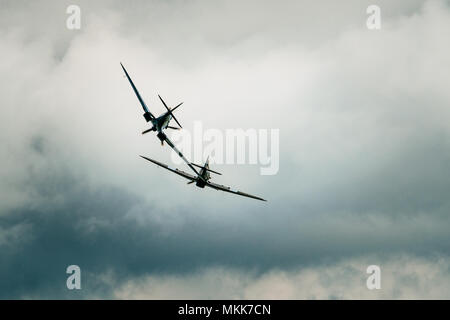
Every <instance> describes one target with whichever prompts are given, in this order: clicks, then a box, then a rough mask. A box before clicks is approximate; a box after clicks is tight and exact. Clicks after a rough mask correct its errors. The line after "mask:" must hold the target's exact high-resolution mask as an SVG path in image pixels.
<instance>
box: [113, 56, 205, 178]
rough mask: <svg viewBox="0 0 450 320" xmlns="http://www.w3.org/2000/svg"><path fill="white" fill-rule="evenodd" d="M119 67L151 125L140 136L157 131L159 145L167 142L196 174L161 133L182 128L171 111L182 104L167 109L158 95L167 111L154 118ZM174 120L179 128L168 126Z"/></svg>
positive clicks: (131, 82)
mask: <svg viewBox="0 0 450 320" xmlns="http://www.w3.org/2000/svg"><path fill="white" fill-rule="evenodd" d="M120 65H121V66H122V69H123V71H124V72H125V75H126V77H127V79H128V81H129V82H130V84H131V87H132V88H133V91H134V93H135V94H136V97H137V98H138V100H139V102H140V103H141V106H142V108H143V109H144V114H143V116H144V118H145V120H146V121H147V122H151V123H152V127H151V128H150V129H147V130H144V131H143V132H142V134H146V133H147V132H150V131H158V133H157V135H156V136H157V137H158V139H159V140H160V141H161V145H163V144H164V141H165V142H167V144H168V145H169V146H170V147H171V148H172V149H173V150H175V152H176V153H177V154H178V155H179V156H180V157H181V158H182V159H183V160H184V161H185V162H186V163H187V165H188V166H189V167H190V168H191V169H192V170H193V171H194V172H195V173H196V174H198V172H197V170H196V169H195V168H194V167H193V165H192V164H191V163H190V162H189V161H188V160H187V159H186V158H185V157H184V155H183V154H182V153H181V152H180V150H178V149H177V148H176V147H175V145H174V144H173V143H172V141H170V140H169V138H167V136H166V134H165V133H164V132H163V130H165V129H167V128H169V129H175V130H179V129H180V128H182V126H181V124H180V123H179V122H178V120H177V118H175V116H174V114H173V111H175V110H176V109H177V108H178V107H179V106H181V105H182V104H183V102H181V103H179V104H178V105H177V106H175V107H174V108H172V109H171V108H169V107H168V106H167V104H166V103H165V102H164V100H163V99H162V98H161V96H160V95H158V97H159V99H160V100H161V102H162V103H163V105H164V107H165V108H166V109H167V112H165V113H163V114H162V115H160V116H159V117H155V116H154V115H153V114H152V113H151V112H150V111H149V110H148V108H147V105H146V104H145V102H144V99H142V97H141V95H140V93H139V91H138V90H137V88H136V86H135V85H134V83H133V80H131V78H130V76H129V75H128V72H127V70H126V69H125V67H124V66H123V64H122V63H120ZM172 119H173V120H175V122H176V123H177V124H178V125H179V127H172V126H169V122H170V120H172Z"/></svg>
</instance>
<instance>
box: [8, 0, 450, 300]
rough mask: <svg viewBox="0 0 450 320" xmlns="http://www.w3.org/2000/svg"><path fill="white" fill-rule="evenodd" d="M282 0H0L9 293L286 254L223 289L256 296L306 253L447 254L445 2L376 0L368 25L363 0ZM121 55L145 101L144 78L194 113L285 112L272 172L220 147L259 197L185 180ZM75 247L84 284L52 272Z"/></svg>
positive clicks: (172, 273) (34, 293) (326, 260)
mask: <svg viewBox="0 0 450 320" xmlns="http://www.w3.org/2000/svg"><path fill="white" fill-rule="evenodd" d="M67 3H68V2H67ZM277 3H278V2H277ZM277 3H275V2H267V3H264V4H262V3H260V2H251V1H250V2H246V3H241V2H239V3H237V2H236V3H234V2H228V1H227V2H220V3H218V4H215V5H212V4H210V3H209V2H208V3H204V2H201V1H193V2H188V3H186V2H177V1H175V2H173V3H170V4H168V3H166V2H158V1H153V2H150V1H144V2H133V4H126V5H124V4H123V3H122V2H102V1H98V2H97V1H96V2H95V3H91V2H83V1H82V2H80V6H81V7H82V14H83V25H82V29H81V30H80V31H79V32H72V31H68V30H66V29H65V17H66V15H65V7H66V3H65V2H58V4H54V3H53V2H36V3H33V5H32V6H31V7H28V3H26V2H16V1H14V2H12V1H2V9H3V10H1V13H0V17H1V19H0V35H1V36H2V42H1V43H0V50H1V51H2V55H3V58H2V60H1V61H0V72H1V74H2V75H3V77H2V78H3V79H6V80H4V81H3V82H2V84H1V85H0V94H1V96H2V109H1V119H0V124H1V127H2V131H3V133H4V134H2V135H0V142H1V144H2V146H3V148H2V149H0V157H1V159H2V166H1V167H0V178H1V180H0V200H1V203H0V247H1V250H2V259H1V261H0V270H1V272H0V275H1V276H0V288H2V290H1V291H0V296H1V297H2V298H9V297H65V298H73V297H99V296H102V297H115V296H118V297H128V296H130V297H134V295H133V294H130V295H129V294H128V293H127V291H126V290H125V289H124V288H125V287H126V284H127V283H128V284H129V285H130V286H131V287H130V288H131V289H132V290H134V289H133V288H134V287H135V281H139V280H136V279H146V278H147V277H150V279H157V280H156V281H157V282H158V283H160V284H161V285H162V286H165V285H167V282H165V279H166V280H167V279H169V283H172V281H175V280H173V279H177V277H181V278H182V279H185V278H186V277H187V278H189V277H191V276H192V275H193V274H196V273H197V276H196V277H198V279H200V280H199V281H202V280H201V279H203V278H202V277H203V271H202V270H208V269H214V268H219V269H220V268H223V269H224V270H225V272H224V273H222V275H223V276H224V277H225V278H227V277H231V278H232V279H231V280H230V281H232V283H236V282H238V280H239V279H243V281H245V279H255V277H256V278H258V277H263V278H261V279H266V278H264V277H265V276H264V275H267V274H270V272H271V271H273V270H280V272H281V276H280V274H277V276H276V277H274V281H270V282H266V281H263V282H264V283H263V284H261V286H259V287H258V286H255V287H252V288H250V289H249V288H243V287H241V286H238V285H236V286H237V287H236V289H235V291H233V292H230V294H232V295H233V296H234V295H236V294H237V293H236V292H238V291H239V292H240V293H239V294H237V295H238V296H240V297H243V296H245V295H244V294H243V293H242V290H244V291H245V292H247V291H248V290H250V291H251V294H250V293H249V295H248V296H251V297H257V296H264V291H266V289H264V288H267V286H272V285H275V284H274V283H278V282H279V283H281V284H282V285H281V287H283V288H285V286H284V285H283V283H284V282H283V279H282V278H283V277H284V278H288V279H289V278H295V272H296V271H297V270H299V268H300V269H302V270H303V269H304V268H311V270H314V269H315V268H317V270H321V268H324V266H326V265H329V264H333V263H335V262H336V261H343V262H342V263H343V264H345V261H346V260H348V261H354V260H352V259H358V257H359V256H362V255H366V254H386V255H389V256H390V257H391V258H390V259H391V260H390V261H391V262H390V263H391V264H395V261H394V260H395V257H399V258H398V259H399V260H401V258H400V257H401V255H402V254H403V253H406V254H410V255H412V256H414V257H417V259H419V260H420V261H421V262H420V263H423V260H424V259H428V258H430V259H432V258H433V256H434V255H435V254H436V255H443V256H444V257H445V254H446V253H448V252H449V249H450V248H449V243H450V241H448V240H449V239H448V230H449V222H450V221H449V216H448V210H449V200H448V196H447V193H448V192H447V190H448V189H449V181H450V180H449V178H448V174H447V173H448V170H449V169H450V168H449V165H450V162H449V160H450V156H449V153H448V150H449V145H448V141H449V140H448V135H449V131H448V129H449V128H448V125H447V122H448V121H446V119H447V118H448V115H449V114H448V108H447V106H448V103H449V102H450V96H449V94H448V90H447V83H449V81H448V72H446V71H445V70H447V69H446V68H445V66H446V65H448V64H449V63H450V62H449V58H448V57H450V51H449V50H450V46H449V44H448V39H449V38H450V37H449V36H448V33H449V32H450V25H449V22H448V21H450V20H449V19H448V17H449V16H450V10H449V7H448V3H447V2H444V1H427V2H422V1H397V2H395V3H392V1H385V2H381V3H380V6H381V7H382V14H383V28H382V30H381V31H379V32H378V33H377V32H375V33H373V32H370V31H368V30H366V29H365V27H364V23H365V17H366V15H365V7H366V3H364V2H360V1H355V2H352V1H349V2H346V3H345V4H335V3H334V2H333V3H331V2H321V3H319V4H311V2H307V3H306V2H305V3H304V2H299V1H292V2H289V1H287V2H285V3H283V5H277ZM337 6H339V8H337ZM256 9H258V10H256ZM249 13H252V14H249ZM43 17H46V18H43ZM319 17H320V18H319ZM436 30H439V32H436ZM119 61H123V62H124V63H125V64H126V66H127V68H128V69H129V71H130V73H131V74H132V76H133V79H135V81H136V84H137V86H138V87H139V89H140V90H141V92H142V94H143V96H144V98H145V99H146V101H147V102H148V104H149V105H150V106H151V108H153V109H155V110H156V111H155V112H156V113H157V111H158V110H160V111H161V110H162V109H160V106H159V104H157V103H158V102H157V100H156V99H155V96H156V94H157V93H161V94H163V95H164V96H167V99H168V100H169V101H178V99H180V100H185V105H184V106H183V109H180V117H179V118H180V120H181V122H182V123H183V125H184V126H185V128H187V130H189V129H190V128H191V127H192V122H193V121H194V120H198V119H202V120H203V123H204V126H205V127H206V128H208V127H209V128H220V129H225V128H237V127H242V128H249V127H256V128H260V127H265V128H280V134H281V140H280V151H281V155H280V161H281V162H280V172H279V174H278V175H277V176H273V177H262V176H259V175H258V169H257V168H254V167H250V166H220V167H219V166H218V170H219V171H221V172H223V173H225V174H224V176H223V177H219V179H220V180H219V181H220V182H223V183H225V184H230V185H233V186H236V187H239V188H242V189H243V190H244V191H249V192H254V193H255V194H261V195H263V196H266V197H267V198H268V199H269V202H268V203H267V204H264V205H261V204H256V203H254V202H252V201H250V200H247V199H239V198H238V199H236V198H234V197H232V196H229V195H226V194H225V195H224V194H221V193H218V192H214V191H212V190H195V189H194V188H189V187H187V186H186V185H185V184H184V183H183V181H180V180H179V179H177V178H178V177H171V176H168V175H166V173H165V172H162V171H161V170H158V169H157V168H155V167H154V166H149V165H148V164H147V163H144V162H142V161H141V159H139V158H138V154H147V155H151V156H152V157H154V158H156V159H161V160H162V161H164V162H168V161H169V160H168V159H169V158H170V157H169V149H168V148H166V147H164V148H161V147H160V146H159V145H158V141H157V140H156V138H154V137H149V136H144V137H141V136H140V134H139V132H140V131H141V129H142V128H144V126H145V125H144V123H143V121H142V119H141V118H140V116H141V115H140V110H139V106H138V104H137V101H136V99H135V97H134V96H133V93H132V91H131V90H130V88H129V85H128V83H127V82H126V79H123V78H122V74H121V70H120V67H119V64H118V62H119ZM158 108H159V109H158ZM153 109H152V110H153ZM236 114H239V115H240V117H236V116H235V115H236ZM444 259H445V258H444ZM358 261H359V260H358ZM72 263H75V264H79V265H80V266H81V268H82V270H83V274H85V276H86V286H87V287H85V290H84V291H82V292H79V293H73V292H68V291H67V290H66V288H65V287H64V285H65V278H66V274H65V273H64V271H65V267H67V265H69V264H72ZM425 264H426V263H425ZM427 267H428V265H427ZM229 270H234V271H233V272H236V274H239V275H238V276H236V277H237V278H235V275H234V274H232V275H229V274H228V271H229ZM283 272H285V274H283ZM312 272H314V271H312ZM318 272H319V271H318ZM439 272H442V274H443V277H446V276H445V274H446V273H447V272H448V270H445V269H442V271H439ZM205 277H206V279H208V275H206V276H205ZM214 277H220V274H219V276H216V275H214ZM280 277H281V278H280ZM187 278H186V279H187ZM160 279H163V280H160ZM194 279H196V278H195V277H194ZM233 279H234V280H233ZM236 279H238V280H236ZM183 281H184V280H182V281H181V284H180V285H181V286H183V284H184V285H188V284H189V283H191V282H190V281H194V280H189V281H187V282H183ZM433 283H435V282H433ZM397 285H398V286H399V287H402V288H409V287H410V284H408V283H407V281H404V282H401V283H398V284H397ZM124 286H125V287H124ZM117 288H121V289H117ZM439 288H441V289H442V290H443V288H444V287H443V286H441V287H439ZM114 289H117V290H116V291H115V290H114ZM131 289H130V290H131ZM328 289H329V288H328ZM328 289H327V288H323V291H320V292H317V294H316V295H315V297H319V298H323V297H330V294H329V292H332V291H333V290H328ZM139 290H140V289H139ZM205 290H207V288H205ZM280 290H281V289H280ZM283 290H284V289H283ZM286 290H287V292H290V290H292V288H286ZM318 290H319V289H318ZM250 291H248V292H250ZM402 292H403V293H402V294H400V295H395V294H390V295H388V296H387V297H408V295H409V293H410V291H402ZM439 292H441V293H442V294H443V295H445V294H446V293H445V291H439ZM139 294H141V293H139ZM168 294H170V292H169V293H168ZM205 294H206V295H207V294H208V293H205ZM142 295H147V292H145V290H143V293H142ZM150 296H152V295H150ZM293 296H300V297H305V295H304V294H303V293H298V292H296V293H295V295H293ZM411 296H413V295H412V294H411ZM433 296H438V293H436V294H435V295H433ZM152 297H153V296H152ZM343 297H349V296H346V295H344V296H343Z"/></svg>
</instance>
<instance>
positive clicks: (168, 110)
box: [158, 94, 183, 128]
mask: <svg viewBox="0 0 450 320" xmlns="http://www.w3.org/2000/svg"><path fill="white" fill-rule="evenodd" d="M158 97H159V99H160V100H161V102H162V103H163V105H164V107H166V109H167V112H168V113H169V114H170V115H171V116H172V118H173V119H174V120H175V122H176V123H177V124H178V125H179V126H180V128H183V127H182V126H181V124H180V123H179V122H178V120H177V118H175V116H174V115H173V113H172V111H173V110H175V109H176V108H178V107H179V106H181V105H182V104H183V102H182V103H180V104H179V105H177V106H176V107H175V108H173V110H170V109H169V107H168V106H167V104H166V103H165V102H164V100H163V99H162V98H161V96H160V95H159V94H158Z"/></svg>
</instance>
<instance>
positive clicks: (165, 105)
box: [158, 94, 170, 112]
mask: <svg viewBox="0 0 450 320" xmlns="http://www.w3.org/2000/svg"><path fill="white" fill-rule="evenodd" d="M158 97H159V100H161V102H162V103H163V105H164V107H166V109H167V111H169V112H170V109H169V107H168V106H167V104H166V103H165V102H164V100H163V99H162V98H161V96H160V95H159V94H158Z"/></svg>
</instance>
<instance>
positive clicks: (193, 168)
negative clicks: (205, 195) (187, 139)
mask: <svg viewBox="0 0 450 320" xmlns="http://www.w3.org/2000/svg"><path fill="white" fill-rule="evenodd" d="M165 141H166V142H167V144H168V145H169V146H170V147H171V148H172V149H173V150H174V151H175V152H176V153H177V154H178V155H179V156H180V158H181V159H183V160H184V162H186V164H187V165H188V166H189V168H191V169H192V170H193V171H194V172H195V174H196V175H197V176H199V173H198V171H197V169H195V167H194V166H193V165H192V164H191V162H190V161H188V159H186V158H185V157H184V155H183V154H182V153H181V151H180V150H178V149H177V147H175V145H174V144H173V143H172V141H170V140H169V138H167V136H166V135H165Z"/></svg>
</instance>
